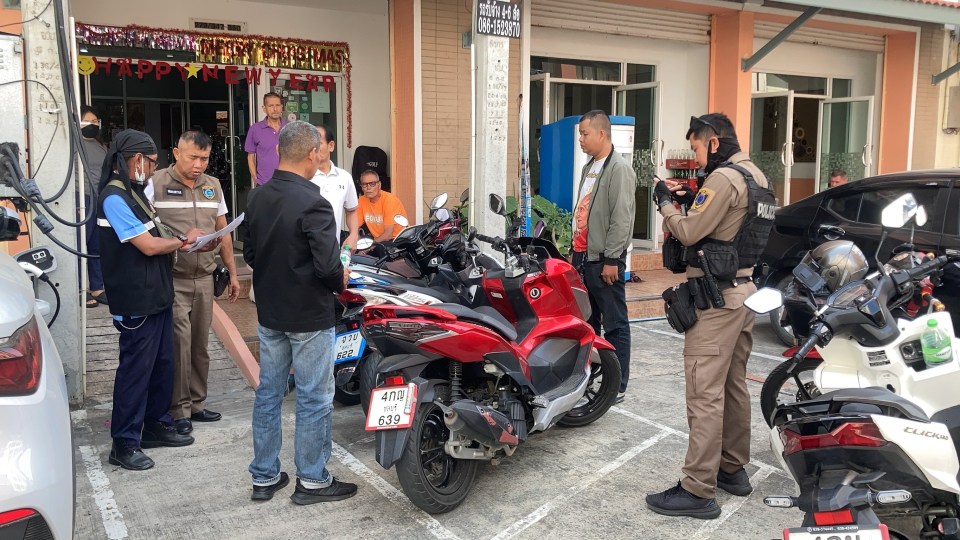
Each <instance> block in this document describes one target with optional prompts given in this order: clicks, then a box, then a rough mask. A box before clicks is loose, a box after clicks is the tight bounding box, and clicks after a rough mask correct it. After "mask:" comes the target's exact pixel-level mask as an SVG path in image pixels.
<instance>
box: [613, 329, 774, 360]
mask: <svg viewBox="0 0 960 540" xmlns="http://www.w3.org/2000/svg"><path fill="white" fill-rule="evenodd" d="M631 326H632V325H631ZM637 327H638V328H640V329H641V330H643V331H644V332H653V333H654V334H661V335H664V336H669V337H672V338H674V339H683V336H681V335H680V334H677V333H676V332H667V331H665V330H658V329H656V328H643V327H642V326H640V325H637ZM750 356H756V357H757V358H766V359H767V360H776V361H777V362H783V361H784V360H786V358H784V357H782V356H774V355H772V354H764V353H758V352H753V351H751V352H750Z"/></svg>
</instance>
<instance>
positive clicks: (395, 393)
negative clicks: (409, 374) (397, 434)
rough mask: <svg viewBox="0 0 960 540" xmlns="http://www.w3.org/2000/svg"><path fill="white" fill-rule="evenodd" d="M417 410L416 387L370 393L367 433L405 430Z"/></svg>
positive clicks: (397, 387)
mask: <svg viewBox="0 0 960 540" xmlns="http://www.w3.org/2000/svg"><path fill="white" fill-rule="evenodd" d="M416 410H417V385H415V384H413V383H410V384H408V385H406V386H387V387H385V388H376V389H374V390H373V392H370V407H369V408H368V409H367V431H377V430H381V429H406V428H408V427H410V426H411V425H412V424H413V413H415V412H416Z"/></svg>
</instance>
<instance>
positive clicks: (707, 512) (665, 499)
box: [647, 482, 720, 519]
mask: <svg viewBox="0 0 960 540" xmlns="http://www.w3.org/2000/svg"><path fill="white" fill-rule="evenodd" d="M647 507H648V508H650V509H651V510H653V511H654V512H656V513H658V514H663V515H665V516H687V517H692V518H697V519H715V518H717V517H720V505H719V504H717V500H716V499H704V498H703V497H697V496H696V495H694V494H693V493H690V492H689V491H687V490H685V489H683V486H682V485H680V482H677V485H676V487H672V488H670V489H668V490H666V491H662V492H660V493H654V494H652V495H647Z"/></svg>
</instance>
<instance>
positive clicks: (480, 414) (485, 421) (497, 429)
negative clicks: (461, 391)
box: [443, 399, 520, 448]
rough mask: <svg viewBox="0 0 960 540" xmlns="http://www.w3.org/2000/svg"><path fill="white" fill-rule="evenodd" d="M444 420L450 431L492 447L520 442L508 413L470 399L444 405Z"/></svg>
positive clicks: (513, 444) (514, 444)
mask: <svg viewBox="0 0 960 540" xmlns="http://www.w3.org/2000/svg"><path fill="white" fill-rule="evenodd" d="M443 422H444V424H446V425H447V428H448V429H450V431H453V432H456V433H458V434H460V435H463V436H464V437H466V438H468V439H471V440H474V441H477V442H478V443H480V444H482V445H484V446H488V447H491V448H501V447H504V446H516V445H518V444H520V439H519V438H518V437H517V434H516V432H515V431H514V429H513V423H511V422H510V419H509V418H507V416H506V415H504V414H503V413H501V412H500V411H496V410H494V409H491V408H489V407H484V406H483V405H480V404H479V403H477V402H475V401H471V400H469V399H461V400H460V401H457V402H456V403H454V404H453V405H450V406H449V407H444V408H443Z"/></svg>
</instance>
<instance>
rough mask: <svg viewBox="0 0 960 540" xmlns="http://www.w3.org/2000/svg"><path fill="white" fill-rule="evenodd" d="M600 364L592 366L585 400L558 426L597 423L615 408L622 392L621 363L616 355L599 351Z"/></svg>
mask: <svg viewBox="0 0 960 540" xmlns="http://www.w3.org/2000/svg"><path fill="white" fill-rule="evenodd" d="M597 352H598V353H599V355H600V363H599V364H598V363H596V362H595V363H593V364H591V365H590V381H589V382H588V383H587V391H586V392H585V393H584V394H583V398H581V399H580V401H579V402H577V406H576V407H574V408H572V409H570V411H569V412H567V414H566V415H564V417H563V418H561V419H560V420H558V421H557V424H559V425H561V426H564V427H580V426H585V425H587V424H590V423H592V422H594V421H596V420H597V419H598V418H600V417H601V416H603V415H604V414H606V412H607V410H609V409H610V407H611V406H613V402H614V401H616V399H617V393H618V392H619V391H620V361H619V360H618V359H617V355H616V353H614V352H613V351H610V350H607V349H598V350H597Z"/></svg>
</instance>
